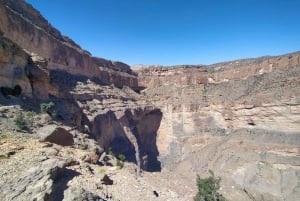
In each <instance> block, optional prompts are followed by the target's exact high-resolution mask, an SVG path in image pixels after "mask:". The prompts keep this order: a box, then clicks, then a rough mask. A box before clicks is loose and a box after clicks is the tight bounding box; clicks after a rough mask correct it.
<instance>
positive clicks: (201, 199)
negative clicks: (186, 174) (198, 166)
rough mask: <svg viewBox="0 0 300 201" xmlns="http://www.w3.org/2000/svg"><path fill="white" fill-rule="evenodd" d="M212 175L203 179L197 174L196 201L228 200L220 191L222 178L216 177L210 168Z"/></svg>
mask: <svg viewBox="0 0 300 201" xmlns="http://www.w3.org/2000/svg"><path fill="white" fill-rule="evenodd" d="M209 173H210V176H209V177H208V178H204V179H202V178H201V177H200V176H199V175H198V176H197V186H198V193H197V195H196V196H195V197H194V201H226V199H225V198H224V197H223V195H222V194H220V193H218V190H219V188H220V182H221V178H220V177H217V178H215V176H214V173H213V172H212V171H211V170H209Z"/></svg>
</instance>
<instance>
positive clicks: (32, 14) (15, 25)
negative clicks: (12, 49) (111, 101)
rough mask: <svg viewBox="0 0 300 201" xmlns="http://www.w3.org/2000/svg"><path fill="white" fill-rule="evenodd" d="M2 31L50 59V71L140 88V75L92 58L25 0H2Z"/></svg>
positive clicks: (115, 64) (0, 27) (17, 42)
mask: <svg viewBox="0 0 300 201" xmlns="http://www.w3.org/2000/svg"><path fill="white" fill-rule="evenodd" d="M0 13H1V14H0V15H1V16H0V32H1V33H2V34H3V36H5V37H7V38H9V39H11V40H12V41H14V42H15V43H16V44H17V45H19V46H20V47H22V48H24V49H26V50H27V51H29V52H33V53H38V54H39V55H40V56H41V57H43V58H46V60H47V62H48V66H47V68H48V70H54V69H55V70H63V71H67V72H68V73H71V74H73V75H81V76H86V77H89V78H93V77H96V78H98V79H101V81H102V82H103V83H106V84H114V85H116V86H118V87H122V86H124V85H126V86H130V87H135V86H137V78H136V74H135V73H134V72H133V71H131V69H130V67H129V66H128V65H126V64H124V63H121V62H112V61H109V60H105V59H102V58H96V57H92V56H91V55H90V54H89V53H88V52H87V51H84V50H82V49H81V48H80V47H79V46H78V45H77V44H76V43H74V42H73V41H72V40H70V39H69V38H67V37H65V36H62V35H61V34H60V32H59V31H58V30H56V29H55V28H53V27H52V26H51V25H50V24H49V22H48V21H47V20H45V19H44V18H43V17H42V16H41V15H40V13H39V12H38V11H36V10H35V9H34V8H32V7H31V6H30V5H29V4H26V3H25V2H24V1H23V0H17V1H15V0H2V1H1V3H0Z"/></svg>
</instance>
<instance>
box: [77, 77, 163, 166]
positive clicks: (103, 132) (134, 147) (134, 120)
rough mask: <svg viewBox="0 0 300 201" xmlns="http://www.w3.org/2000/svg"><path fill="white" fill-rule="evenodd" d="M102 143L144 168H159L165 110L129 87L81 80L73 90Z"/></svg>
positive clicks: (89, 125)
mask: <svg viewBox="0 0 300 201" xmlns="http://www.w3.org/2000/svg"><path fill="white" fill-rule="evenodd" d="M71 94H72V96H73V97H74V100H75V101H76V103H77V104H78V106H79V107H80V108H83V114H84V115H85V117H86V118H87V119H88V120H87V125H86V127H88V128H89V130H90V132H91V134H92V135H93V136H94V137H95V139H96V140H97V141H98V143H99V145H100V146H101V147H103V148H104V149H106V151H112V152H114V153H115V155H118V154H124V155H125V157H126V160H128V161H131V162H134V163H136V164H137V165H138V167H141V168H142V169H144V170H149V171H159V170H160V168H161V167H160V162H159V161H158V159H157V157H158V150H157V145H156V137H157V130H158V128H159V126H160V121H161V118H162V113H161V111H160V110H159V109H157V108H156V107H154V106H153V105H152V106H151V105H150V104H149V103H147V102H146V101H144V100H142V99H141V97H140V95H139V94H137V93H135V92H134V91H133V90H131V89H130V88H123V89H118V88H115V87H112V86H100V85H98V84H97V83H95V82H92V81H88V82H87V83H83V82H82V83H78V84H77V85H76V87H75V88H74V90H72V92H71Z"/></svg>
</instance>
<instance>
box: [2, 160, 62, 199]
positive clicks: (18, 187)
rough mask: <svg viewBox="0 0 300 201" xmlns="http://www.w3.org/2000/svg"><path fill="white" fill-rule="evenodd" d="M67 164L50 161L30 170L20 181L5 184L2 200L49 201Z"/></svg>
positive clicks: (59, 161)
mask: <svg viewBox="0 0 300 201" xmlns="http://www.w3.org/2000/svg"><path fill="white" fill-rule="evenodd" d="M64 166H65V163H64V162H63V161H61V160H57V159H48V160H45V161H43V162H41V163H40V164H37V165H36V167H33V168H31V169H29V170H28V172H27V174H26V176H25V177H23V178H21V179H20V180H19V181H17V182H14V181H12V182H11V183H5V184H4V185H2V186H1V187H0V190H1V192H2V193H1V195H0V198H1V200H8V201H9V200H16V201H21V200H41V201H42V200H47V199H49V197H50V196H51V193H52V190H53V182H54V180H55V178H56V176H57V175H58V173H59V172H61V171H62V169H63V168H64Z"/></svg>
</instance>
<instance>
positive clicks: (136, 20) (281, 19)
mask: <svg viewBox="0 0 300 201" xmlns="http://www.w3.org/2000/svg"><path fill="white" fill-rule="evenodd" d="M26 1H27V2H28V3H30V4H31V5H32V6H33V7H35V8H36V9H38V10H39V11H40V12H41V14H42V15H43V16H44V17H45V18H46V19H47V20H48V21H49V22H50V23H51V24H52V25H53V26H54V27H56V28H57V29H58V30H60V31H61V33H62V34H63V35H67V36H69V37H70V38H72V39H73V40H74V41H75V42H76V43H78V44H79V45H80V46H81V47H82V48H83V49H86V50H88V51H89V52H91V53H92V54H93V55H94V56H98V57H103V58H106V59H110V60H117V61H122V62H125V63H127V64H130V65H132V64H161V65H175V64H211V63H216V62H221V61H228V60H233V59H240V58H252V57H259V56H265V55H280V54H285V53H289V52H293V51H299V50H300V0H26Z"/></svg>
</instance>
